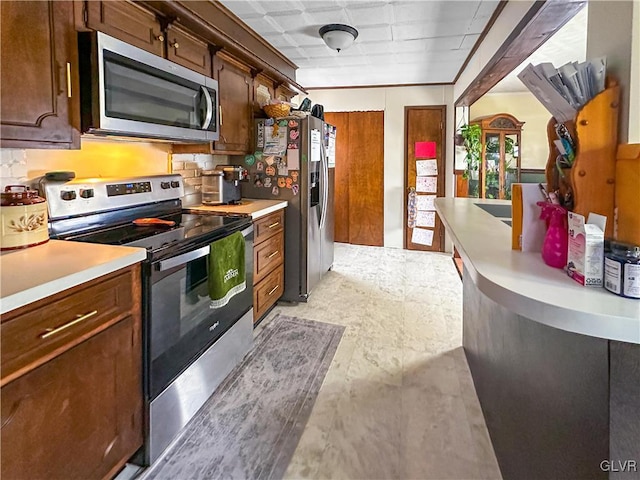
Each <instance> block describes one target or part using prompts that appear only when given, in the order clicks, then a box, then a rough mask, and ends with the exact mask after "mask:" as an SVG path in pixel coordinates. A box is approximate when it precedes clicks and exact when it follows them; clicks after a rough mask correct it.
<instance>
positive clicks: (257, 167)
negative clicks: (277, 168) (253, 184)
mask: <svg viewBox="0 0 640 480" xmlns="http://www.w3.org/2000/svg"><path fill="white" fill-rule="evenodd" d="M256 170H257V171H259V172H262V171H263V170H264V163H263V162H258V163H256Z"/></svg>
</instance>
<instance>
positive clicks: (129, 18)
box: [86, 1, 165, 57]
mask: <svg viewBox="0 0 640 480" xmlns="http://www.w3.org/2000/svg"><path fill="white" fill-rule="evenodd" d="M86 8H87V27H89V28H91V29H93V30H98V31H99V32H104V33H106V34H107V35H110V36H112V37H115V38H117V39H119V40H122V41H123V42H127V43H129V44H131V45H134V46H136V47H138V48H142V49H144V50H147V51H148V52H151V53H155V54H156V55H158V56H160V57H163V56H164V40H165V38H164V35H163V34H162V30H161V28H160V22H158V20H157V19H156V17H155V15H153V14H152V13H150V12H148V11H146V10H143V9H142V8H140V7H138V6H137V5H134V4H133V3H131V2H114V1H90V2H86Z"/></svg>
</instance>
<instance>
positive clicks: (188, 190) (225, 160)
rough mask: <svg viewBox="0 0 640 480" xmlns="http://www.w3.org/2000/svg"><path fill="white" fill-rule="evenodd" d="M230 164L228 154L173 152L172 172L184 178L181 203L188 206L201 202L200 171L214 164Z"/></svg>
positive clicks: (209, 168) (212, 166)
mask: <svg viewBox="0 0 640 480" xmlns="http://www.w3.org/2000/svg"><path fill="white" fill-rule="evenodd" d="M220 164H224V165H230V163H229V156H228V155H206V154H193V153H174V154H173V155H172V156H171V168H172V171H173V173H179V174H180V175H182V178H184V197H182V205H183V206H185V207H190V206H194V205H200V204H201V203H202V171H203V170H213V168H214V167H215V166H216V165H220Z"/></svg>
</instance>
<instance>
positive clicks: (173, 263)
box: [158, 245, 209, 272]
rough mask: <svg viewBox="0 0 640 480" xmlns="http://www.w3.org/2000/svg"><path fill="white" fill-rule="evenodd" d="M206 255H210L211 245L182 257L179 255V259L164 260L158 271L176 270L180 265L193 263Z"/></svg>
mask: <svg viewBox="0 0 640 480" xmlns="http://www.w3.org/2000/svg"><path fill="white" fill-rule="evenodd" d="M205 255H209V245H207V246H206V247H202V248H199V249H197V250H193V251H191V252H187V253H183V254H182V255H178V256H177V257H173V258H169V259H167V260H162V261H161V262H160V263H159V264H158V270H159V271H161V272H164V271H165V270H169V269H170V268H174V267H177V266H179V265H184V264H185V263H188V262H191V261H192V260H195V259H196V258H200V257H204V256H205Z"/></svg>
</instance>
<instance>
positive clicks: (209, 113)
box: [200, 86, 213, 130]
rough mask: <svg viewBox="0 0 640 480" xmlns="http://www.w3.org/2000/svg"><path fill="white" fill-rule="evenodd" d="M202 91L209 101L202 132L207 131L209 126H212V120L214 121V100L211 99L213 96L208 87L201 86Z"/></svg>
mask: <svg viewBox="0 0 640 480" xmlns="http://www.w3.org/2000/svg"><path fill="white" fill-rule="evenodd" d="M200 89H201V90H202V93H203V94H204V97H205V99H206V101H207V113H206V114H205V116H204V122H203V123H202V130H206V129H208V128H209V125H211V120H212V119H213V100H212V99H211V94H210V93H209V90H208V89H207V87H203V86H201V87H200Z"/></svg>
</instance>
